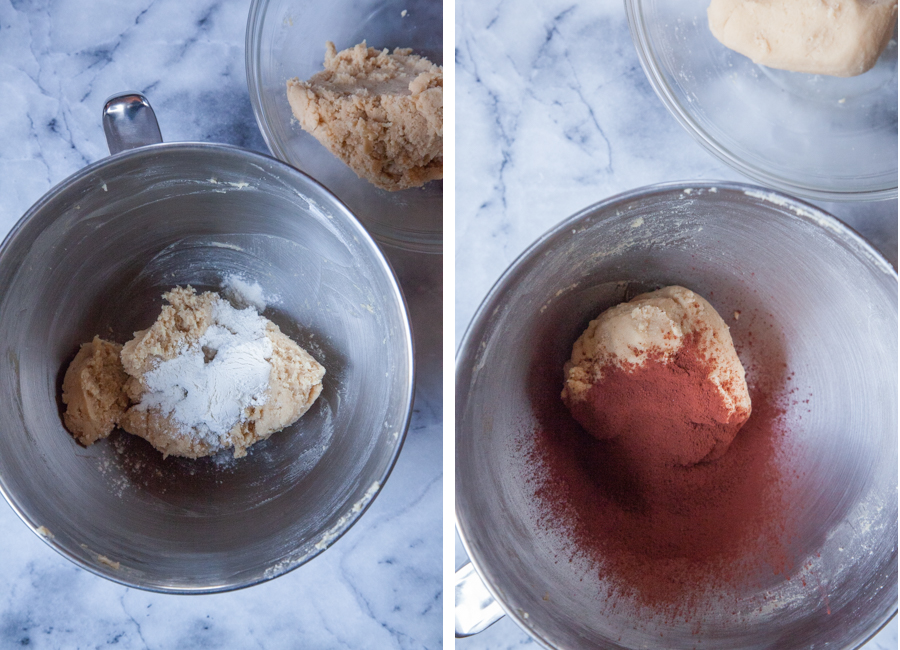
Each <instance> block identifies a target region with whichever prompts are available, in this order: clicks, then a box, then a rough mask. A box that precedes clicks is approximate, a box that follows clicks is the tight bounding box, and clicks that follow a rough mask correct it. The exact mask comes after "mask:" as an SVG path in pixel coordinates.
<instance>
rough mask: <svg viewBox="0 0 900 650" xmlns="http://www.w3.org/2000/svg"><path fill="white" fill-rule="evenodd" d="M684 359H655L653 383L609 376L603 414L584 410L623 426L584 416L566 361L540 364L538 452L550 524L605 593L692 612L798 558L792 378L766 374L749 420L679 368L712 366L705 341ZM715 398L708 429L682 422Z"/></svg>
mask: <svg viewBox="0 0 900 650" xmlns="http://www.w3.org/2000/svg"><path fill="white" fill-rule="evenodd" d="M678 363H679V364H681V365H680V366H677V367H678V368H680V370H675V369H672V368H670V369H668V371H666V370H663V369H661V368H656V369H647V370H645V371H644V372H643V377H642V378H643V380H645V381H644V383H645V386H644V387H643V388H638V387H637V386H636V385H635V382H633V381H629V380H628V378H626V377H625V376H624V374H625V373H624V372H623V374H622V375H621V376H612V375H610V376H607V378H606V379H607V380H608V386H607V388H606V389H605V392H604V393H603V395H602V399H604V400H606V402H607V404H608V405H609V408H608V409H606V412H607V414H608V416H607V417H608V419H607V420H605V421H603V418H601V419H600V421H598V420H597V418H596V413H595V412H594V413H593V414H590V415H586V414H585V413H584V412H582V413H577V411H576V414H577V415H579V416H580V419H582V421H584V422H585V423H586V424H588V425H589V426H590V427H591V428H592V429H593V430H595V431H597V429H596V427H598V426H602V427H620V428H619V429H617V430H619V431H621V430H622V429H621V427H622V426H625V427H627V428H630V430H631V432H632V434H633V435H621V436H617V437H613V438H609V437H608V436H605V435H603V434H602V433H600V434H599V437H595V436H592V435H590V434H589V433H587V432H586V431H585V430H584V429H583V428H582V427H581V426H580V425H579V423H578V422H577V421H576V420H575V418H573V416H572V414H571V413H570V412H569V411H568V409H567V408H566V406H565V405H564V404H563V402H562V400H561V399H560V397H559V391H560V368H559V367H554V365H555V363H554V360H547V361H544V362H538V363H536V364H535V366H534V367H533V369H532V376H531V381H530V393H531V400H532V406H533V411H534V415H535V417H536V421H537V427H536V430H535V431H533V432H531V435H532V436H533V437H532V440H531V442H532V444H531V445H530V451H529V452H528V457H527V461H528V463H529V465H530V467H531V468H532V476H531V478H530V480H531V485H532V486H533V487H534V498H535V503H536V504H537V506H538V510H539V512H540V521H539V526H541V527H542V528H545V529H547V530H554V531H557V532H559V531H563V532H564V533H565V534H566V535H567V537H568V538H569V540H570V543H571V553H572V555H573V556H575V555H578V556H581V557H587V558H588V559H590V560H591V561H592V562H593V563H594V566H595V567H596V570H597V574H598V577H599V578H602V580H598V585H605V587H604V588H605V589H606V590H607V591H606V593H602V594H599V595H600V596H602V597H604V598H605V600H606V602H607V603H609V604H610V605H612V606H615V605H618V604H621V603H626V604H627V603H633V604H635V605H636V606H645V607H651V608H653V609H654V611H657V612H658V613H659V614H660V615H662V616H665V617H668V618H672V619H675V618H677V619H680V620H687V621H691V620H694V617H695V616H699V615H701V614H702V612H703V611H705V610H706V608H708V607H709V599H710V597H711V594H713V595H714V596H712V597H714V598H718V599H719V600H720V601H722V600H727V598H728V594H737V593H739V592H740V591H741V590H742V589H744V588H747V587H752V586H753V585H759V584H761V583H763V582H765V581H766V580H767V579H770V578H771V576H772V575H773V573H774V574H780V575H785V574H787V573H789V572H790V571H791V570H792V568H793V560H792V558H791V555H790V552H789V547H788V544H787V538H788V536H789V531H788V522H789V512H788V510H789V508H788V505H787V499H788V495H787V494H786V493H785V485H786V483H785V481H784V480H783V470H782V468H781V467H780V464H779V449H780V446H781V443H782V440H783V437H784V434H785V431H784V423H783V419H784V418H783V416H784V409H783V408H782V406H781V404H782V403H783V395H782V381H781V379H782V378H781V377H780V375H778V373H772V374H771V375H770V376H767V375H765V374H764V373H760V376H758V377H757V381H756V382H754V383H753V384H752V385H751V388H750V393H751V401H752V414H751V416H750V418H749V420H747V422H746V424H745V425H744V426H743V428H740V431H737V428H738V427H739V425H738V426H734V425H733V424H732V425H729V424H724V423H723V422H722V421H721V419H722V418H721V416H722V414H721V413H719V414H716V413H715V409H716V408H717V407H716V406H715V405H714V403H715V404H719V403H720V402H721V400H714V399H713V398H712V396H711V395H709V394H708V391H707V392H704V389H703V388H702V387H699V386H698V385H697V384H696V383H694V382H693V380H690V379H688V378H687V377H686V376H677V375H679V374H680V373H681V372H682V371H685V370H687V369H692V370H702V368H701V367H700V366H702V365H703V363H704V359H703V355H702V353H698V351H697V350H696V345H694V346H693V347H691V346H688V347H687V349H685V352H684V354H683V355H682V357H681V358H680V359H679V361H678ZM778 371H779V372H783V368H778ZM683 374H684V375H689V374H690V373H689V372H684V373H683ZM632 379H634V377H632ZM598 390H599V389H598ZM660 396H662V397H661V398H660ZM593 397H594V398H596V399H600V398H601V396H600V395H599V394H597V395H594V396H593ZM704 404H706V405H709V407H710V418H708V419H707V420H705V421H702V422H700V423H699V424H698V426H697V431H698V432H699V433H700V437H701V439H703V440H704V442H703V443H702V444H700V445H697V444H694V443H692V442H690V436H689V435H686V432H685V431H684V427H685V426H688V427H689V426H690V425H689V423H690V422H691V418H692V417H693V416H691V415H690V412H694V411H695V410H696V409H698V408H702V407H703V405H704ZM725 419H726V420H727V418H725ZM735 434H736V435H735ZM732 438H733V440H732ZM729 443H730V445H729ZM710 448H712V449H713V450H714V451H713V452H712V453H708V452H709V449H710ZM704 449H705V450H706V451H704ZM707 454H708V455H707ZM698 458H702V459H703V461H702V462H699V463H696V464H691V463H695V462H696V460H697V459H698ZM720 604H724V603H720Z"/></svg>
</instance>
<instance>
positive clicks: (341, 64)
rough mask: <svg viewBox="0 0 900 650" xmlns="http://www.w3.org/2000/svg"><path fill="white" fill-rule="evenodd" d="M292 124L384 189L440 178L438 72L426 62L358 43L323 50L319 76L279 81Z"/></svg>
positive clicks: (406, 52)
mask: <svg viewBox="0 0 900 650" xmlns="http://www.w3.org/2000/svg"><path fill="white" fill-rule="evenodd" d="M287 96H288V101H289V102H290V105H291V110H292V111H293V113H294V117H296V118H297V120H298V121H299V122H300V126H302V127H303V129H304V130H305V131H308V132H309V133H311V134H312V135H313V136H314V137H315V138H316V139H317V140H318V141H319V142H321V143H322V144H323V145H325V146H326V147H327V148H328V150H329V151H331V153H333V154H334V155H335V156H337V157H338V158H340V159H341V160H342V161H344V162H345V163H346V164H347V165H349V166H350V168H351V169H352V170H353V171H354V172H356V174H357V175H358V176H359V177H360V178H364V179H366V180H368V181H369V182H370V183H372V184H373V185H375V186H377V187H380V188H382V189H385V190H390V191H395V190H403V189H407V188H410V187H418V186H419V185H424V184H425V183H427V182H428V181H431V180H435V179H439V178H443V177H444V154H443V131H444V113H443V106H444V73H443V69H442V68H441V67H439V66H436V65H434V64H433V63H431V62H430V61H429V60H428V59H425V58H422V57H420V56H416V55H414V54H412V50H409V49H400V48H397V49H395V50H394V52H393V53H392V54H391V53H388V51H387V50H386V49H385V50H382V51H379V50H376V49H374V48H371V47H369V48H367V47H366V43H365V41H363V42H362V43H360V44H359V45H356V46H355V47H352V48H349V49H346V50H342V51H341V52H337V51H336V49H335V46H334V43H331V42H328V43H327V44H326V49H325V70H323V71H322V72H319V73H317V74H315V75H313V76H312V77H311V78H310V79H309V81H300V80H299V79H297V78H294V79H291V80H290V81H288V82H287Z"/></svg>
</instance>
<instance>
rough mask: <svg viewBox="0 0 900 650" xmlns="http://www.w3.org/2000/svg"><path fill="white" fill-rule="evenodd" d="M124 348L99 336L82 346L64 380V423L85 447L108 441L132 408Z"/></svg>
mask: <svg viewBox="0 0 900 650" xmlns="http://www.w3.org/2000/svg"><path fill="white" fill-rule="evenodd" d="M121 350H122V346H121V345H119V344H118V343H110V342H109V341H104V340H102V339H101V338H99V337H97V336H95V337H94V340H93V341H91V342H90V343H84V344H82V346H81V348H80V349H79V350H78V354H76V355H75V358H74V359H73V360H72V363H70V364H69V368H68V369H67V370H66V375H65V378H64V379H63V393H62V401H63V404H65V405H66V412H65V414H64V415H63V422H64V423H65V425H66V428H67V429H68V430H69V431H70V432H71V433H72V435H73V436H75V439H76V440H77V441H78V442H80V443H81V444H83V445H85V446H87V445H90V444H92V443H94V442H96V441H97V440H100V439H101V438H105V437H106V436H108V435H109V434H110V432H111V431H112V430H113V429H114V428H115V427H116V423H117V422H118V421H119V419H120V418H121V417H122V414H123V413H124V412H125V409H127V408H128V398H127V397H125V393H124V387H125V382H126V380H127V379H128V375H126V374H125V371H123V370H122V364H121V363H120V362H119V352H120V351H121Z"/></svg>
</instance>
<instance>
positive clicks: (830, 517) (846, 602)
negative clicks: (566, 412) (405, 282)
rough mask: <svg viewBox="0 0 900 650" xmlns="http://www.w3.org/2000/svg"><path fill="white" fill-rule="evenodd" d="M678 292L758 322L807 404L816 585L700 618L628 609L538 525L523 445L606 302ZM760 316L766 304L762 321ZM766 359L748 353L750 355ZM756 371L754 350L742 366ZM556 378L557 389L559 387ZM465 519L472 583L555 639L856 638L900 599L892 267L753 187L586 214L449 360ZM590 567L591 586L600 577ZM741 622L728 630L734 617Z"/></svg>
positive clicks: (523, 272) (802, 527) (629, 202)
mask: <svg viewBox="0 0 900 650" xmlns="http://www.w3.org/2000/svg"><path fill="white" fill-rule="evenodd" d="M675 283H677V284H682V285H684V286H687V287H689V288H691V289H693V290H695V291H697V292H699V293H700V294H701V295H704V296H707V297H708V298H710V300H711V302H712V303H713V306H715V307H716V308H717V309H719V310H720V311H723V312H724V313H726V314H730V313H731V310H740V311H741V312H742V313H743V314H744V315H745V316H744V317H741V319H740V320H737V321H729V324H730V325H731V328H732V333H733V335H734V337H735V340H736V341H740V340H741V338H742V337H746V336H748V332H749V329H748V328H750V327H751V326H752V323H751V321H752V319H751V318H748V317H746V316H747V315H748V314H763V316H761V317H760V318H762V320H761V321H757V322H762V323H769V322H770V324H771V325H772V327H771V328H769V327H768V326H763V327H754V329H753V333H754V335H755V336H756V337H757V340H758V341H764V342H765V344H766V345H769V346H773V347H774V349H777V350H780V353H781V354H782V355H783V358H784V363H786V364H787V368H788V370H789V371H790V372H792V373H794V378H793V379H792V386H794V387H796V388H797V390H798V392H799V393H801V394H802V395H803V396H804V399H806V395H807V394H809V397H808V399H809V400H810V401H809V404H804V403H803V402H802V401H801V400H795V401H793V403H792V404H791V405H790V406H788V409H787V413H786V416H785V417H786V418H787V421H789V422H790V423H791V424H790V445H791V454H792V456H791V459H792V462H793V463H795V465H794V467H798V468H802V478H800V479H798V480H799V481H800V483H799V489H798V492H797V494H798V495H799V496H798V501H797V503H795V504H792V508H793V510H792V512H793V513H795V514H794V521H793V522H792V523H793V524H794V525H795V526H796V528H797V530H798V531H799V533H798V536H797V539H796V544H797V548H798V549H799V552H800V553H801V555H800V556H801V557H803V558H807V559H808V561H809V563H810V564H809V567H810V568H809V569H803V570H804V571H805V570H809V571H810V579H809V580H807V582H806V584H801V582H800V581H798V580H793V581H791V582H790V583H788V582H786V581H784V580H783V579H781V578H777V579H776V578H772V582H771V583H770V584H767V585H765V588H760V590H759V591H753V590H750V591H748V592H746V593H742V594H740V596H741V598H742V600H741V602H742V606H741V609H740V611H737V612H732V611H719V610H718V609H717V606H716V603H710V604H709V606H708V609H704V610H703V612H702V625H699V626H698V627H699V628H700V630H701V632H700V634H699V635H698V634H696V633H695V632H696V631H697V630H696V628H695V627H694V623H695V622H696V621H693V622H687V623H685V622H681V623H679V622H677V621H676V622H674V623H672V622H666V623H661V622H657V621H656V619H653V618H652V617H650V616H649V615H647V616H642V617H641V618H640V619H635V618H633V615H632V614H630V613H629V611H628V609H627V608H619V609H615V608H612V607H610V604H609V603H606V602H605V601H604V600H603V598H602V596H601V595H600V593H599V592H598V589H597V586H598V585H597V583H598V578H597V577H596V573H591V572H590V571H589V570H587V572H586V570H585V569H584V567H582V566H579V563H578V562H574V563H570V562H568V561H566V558H568V557H569V554H568V553H567V552H566V550H565V547H564V546H562V545H561V544H562V542H560V540H558V539H555V538H554V537H553V535H550V534H547V532H546V531H545V530H542V529H541V528H540V527H539V526H538V525H537V524H536V522H535V519H536V517H535V516H534V515H535V513H534V510H533V509H532V506H531V505H530V504H531V500H530V499H531V497H530V494H531V493H530V491H529V486H528V485H526V484H525V483H526V481H525V478H523V477H524V476H525V475H526V473H523V467H524V466H523V464H522V463H523V462H527V461H523V459H522V458H521V457H519V456H517V453H516V450H517V449H521V442H522V439H523V438H522V436H527V434H528V432H530V431H533V429H534V426H535V420H534V416H533V414H532V412H531V410H530V401H529V398H528V394H527V383H528V377H529V372H530V369H531V368H532V366H533V364H535V363H536V362H537V360H538V359H543V358H545V356H546V355H552V356H553V357H554V358H557V359H558V360H559V364H558V365H559V367H560V368H562V365H563V362H564V360H565V359H567V358H568V356H569V354H570V352H571V345H572V342H573V341H574V340H575V339H576V338H577V336H578V335H579V333H580V332H581V331H582V330H583V329H584V327H585V326H586V324H587V322H588V321H589V320H590V319H591V318H593V317H595V316H596V314H597V313H599V312H600V311H601V310H603V309H605V308H607V307H610V306H612V305H613V304H616V303H618V302H621V301H622V300H623V299H625V298H626V297H630V296H631V295H633V293H634V292H636V291H641V290H643V289H646V288H651V287H657V286H660V285H666V284H675ZM766 314H768V315H767V316H766ZM751 361H753V359H751ZM744 362H745V364H746V362H747V359H746V358H745V359H744ZM561 372H562V371H561V370H560V383H561V381H562V379H561V377H562V374H561ZM456 390H457V397H456V400H457V401H456V421H457V431H456V486H457V487H456V516H457V526H458V530H459V533H460V537H461V539H462V540H463V543H464V545H465V547H466V551H467V552H468V554H469V557H470V559H471V561H472V564H473V565H474V566H475V568H476V570H477V572H478V574H479V575H480V576H481V577H482V579H483V580H484V583H485V585H486V587H487V588H488V589H489V590H490V592H491V594H492V595H493V596H494V598H496V599H497V601H498V602H499V603H500V604H501V605H502V606H503V608H504V610H505V611H506V613H507V615H509V616H510V617H512V618H513V619H514V620H515V621H516V623H517V624H518V625H520V626H521V627H522V628H523V629H524V630H525V631H526V632H528V633H529V634H530V635H532V636H533V637H534V638H535V639H536V640H537V641H539V642H540V643H541V644H543V645H545V646H547V647H560V648H582V647H592V648H594V647H596V648H606V649H610V648H626V647H628V648H634V647H640V648H667V649H674V648H693V647H704V646H706V645H708V646H709V647H715V648H716V649H717V650H724V649H730V648H742V649H748V648H758V649H762V648H774V647H777V648H779V650H791V649H794V648H810V647H825V646H826V645H827V647H833V648H854V647H858V646H859V645H861V644H862V643H864V642H865V640H866V639H868V638H869V637H870V636H871V635H872V634H874V633H875V632H876V631H877V630H878V629H879V628H880V627H881V626H882V625H883V624H884V623H885V622H886V621H887V620H889V618H890V617H891V616H892V615H893V614H894V613H895V612H896V608H897V275H896V272H895V271H893V269H892V268H891V267H890V266H889V265H888V264H887V263H886V262H885V261H884V260H883V258H881V257H880V256H879V255H878V254H877V253H876V252H875V251H874V249H872V248H871V247H870V246H869V245H868V244H867V243H865V242H864V241H862V240H861V239H860V238H859V237H857V236H856V235H855V234H854V233H853V232H852V231H850V230H849V229H848V228H846V226H844V225H843V224H841V223H840V222H838V221H837V220H835V219H834V218H832V217H830V216H828V215H826V214H825V213H823V212H821V211H820V210H818V209H816V208H813V207H811V206H809V205H807V204H805V203H802V202H799V201H797V200H795V199H791V198H789V197H787V196H784V195H780V194H774V193H771V192H767V191H764V190H760V189H758V188H752V187H750V186H745V185H740V184H731V183H720V184H716V185H711V184H707V183H697V184H690V185H679V184H666V185H662V186H654V187H648V188H643V189H638V190H635V191H632V192H628V193H626V194H622V195H619V196H616V197H613V198H611V199H608V200H606V201H603V202H601V203H598V204H596V205H594V206H591V207H589V208H587V209H586V210H584V211H582V212H581V213H579V214H577V215H575V216H573V217H572V218H571V219H569V220H567V221H565V222H563V223H561V224H560V225H559V226H558V227H557V228H555V229H554V230H552V231H551V232H549V233H547V234H546V235H545V236H544V237H542V238H541V239H540V240H539V241H538V242H536V243H535V244H534V245H533V246H532V247H531V248H530V249H529V250H528V251H526V252H525V253H524V254H523V255H522V256H521V257H520V258H519V259H518V260H517V261H516V262H515V263H514V264H513V265H512V266H511V267H510V268H509V269H508V270H507V272H506V273H505V274H504V276H503V277H502V278H501V279H500V280H499V281H498V283H497V284H496V285H495V286H494V288H493V289H492V290H491V292H490V294H489V295H488V296H487V298H486V299H485V301H484V302H483V304H482V305H481V307H480V308H479V310H478V312H477V314H476V316H475V318H474V319H473V322H472V324H471V325H470V328H469V330H468V331H467V333H466V335H465V338H464V340H463V343H462V344H461V347H460V350H459V353H458V356H457V366H456ZM592 576H593V577H592ZM736 620H737V621H740V622H735V621H736Z"/></svg>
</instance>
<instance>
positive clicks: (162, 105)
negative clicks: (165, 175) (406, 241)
mask: <svg viewBox="0 0 900 650" xmlns="http://www.w3.org/2000/svg"><path fill="white" fill-rule="evenodd" d="M249 4H250V3H249V2H247V1H244V0H197V1H191V2H181V1H178V0H142V1H138V2H128V3H125V2H93V1H90V0H55V1H49V0H13V1H10V0H0V97H2V99H3V100H2V101H0V237H4V236H5V235H6V233H7V232H8V231H9V230H10V229H11V228H12V227H13V226H14V224H15V223H16V221H17V220H18V219H19V218H20V217H21V215H22V214H23V213H24V212H25V211H26V210H27V209H28V208H29V207H30V206H31V205H32V204H33V203H34V202H35V201H36V200H38V199H39V198H40V197H41V196H42V195H43V194H44V193H45V192H47V190H49V189H50V188H51V187H52V186H54V185H55V184H57V183H59V182H60V181H62V180H63V179H65V178H66V177H67V176H69V175H70V174H72V173H74V172H76V171H78V170H79V169H81V168H82V167H84V166H85V165H87V164H88V163H91V162H94V161H97V160H99V159H101V158H103V157H105V156H106V155H108V152H107V149H106V142H105V138H104V135H103V130H102V126H101V121H100V114H101V109H102V107H103V103H104V101H105V100H106V99H107V98H108V97H109V96H110V95H112V94H114V93H117V92H120V91H123V90H137V91H140V92H143V93H145V94H146V95H147V97H148V98H149V100H150V102H151V103H152V105H153V107H154V109H155V111H156V114H157V117H158V119H159V123H160V128H161V130H162V134H163V138H164V139H165V140H167V141H181V140H195V141H209V142H224V143H229V144H234V145H238V146H242V147H246V148H249V149H254V150H257V151H262V152H267V150H266V147H265V144H264V142H263V140H262V137H261V136H260V134H259V131H258V128H257V125H256V121H255V119H254V117H253V112H252V109H251V105H250V100H249V96H248V93H247V87H246V79H245V72H244V31H245V24H246V19H247V12H248V10H249ZM389 255H390V257H391V261H392V263H393V264H394V266H395V268H396V269H397V273H398V276H399V277H400V280H401V284H402V285H403V288H404V292H405V294H406V297H407V301H408V303H409V307H410V311H411V315H412V320H413V322H414V338H415V341H416V345H417V350H416V351H417V362H418V380H417V397H416V403H415V407H414V414H413V418H412V424H411V427H410V430H409V433H408V436H407V440H406V443H405V445H404V448H403V450H402V452H401V454H400V457H399V460H398V462H397V465H396V467H395V469H394V471H393V473H392V475H391V477H390V479H389V480H388V482H387V484H386V486H385V487H384V489H383V491H382V493H381V494H380V495H379V496H378V497H377V499H376V500H375V502H374V503H373V505H372V506H371V508H370V509H369V510H368V511H367V512H366V514H365V515H364V516H363V517H362V518H361V520H360V521H359V522H358V523H357V525H356V526H354V527H353V528H352V529H351V530H350V531H349V532H348V533H347V534H346V535H345V536H344V537H342V538H341V539H340V540H338V541H337V542H336V543H335V544H334V546H332V547H331V548H329V549H328V550H327V551H325V552H324V553H323V554H322V555H321V556H319V557H318V558H316V559H315V560H313V561H312V562H310V563H309V564H307V565H304V566H302V567H300V568H298V569H297V570H295V571H293V572H291V573H289V574H287V575H285V576H282V577H280V578H277V579H275V580H272V581H270V582H267V583H264V584H261V585H258V586H255V587H251V588H248V589H244V590H241V591H237V592H231V593H225V594H216V595H208V596H191V597H184V596H169V595H161V594H154V593H148V592H143V591H140V590H135V589H128V588H125V587H122V586H119V585H116V584H114V583H111V582H108V581H106V580H104V579H101V578H98V577H96V576H94V575H93V574H91V573H88V572H85V571H83V570H81V569H79V568H77V567H76V566H75V565H73V564H71V563H70V562H69V561H68V560H66V559H64V558H63V557H62V556H60V555H58V554H57V553H56V552H55V551H53V550H52V549H51V548H50V547H48V546H47V545H46V544H44V543H43V542H42V541H41V539H39V538H38V537H37V536H35V535H34V534H33V533H32V532H31V531H30V530H29V529H28V528H27V527H26V526H25V525H24V524H22V523H21V521H19V519H18V518H17V517H16V515H15V514H14V513H13V511H12V510H11V509H10V508H9V507H8V506H7V505H6V504H5V503H2V504H0V546H2V548H3V549H4V559H3V562H2V563H0V648H20V647H29V648H65V649H68V648H98V647H107V646H111V647H116V648H125V649H132V648H152V649H168V648H184V649H189V648H266V649H281V648H284V649H288V648H298V647H304V648H354V649H355V648H437V647H439V646H440V645H441V631H440V627H441V611H442V606H443V599H442V584H441V523H442V517H441V513H442V510H441V500H442V487H441V485H442V477H441V457H442V443H441V438H442V426H441V418H442V411H441V409H442V402H441V375H440V328H441V316H440V305H441V295H442V292H441V285H442V278H441V267H440V258H439V257H433V258H426V259H425V260H424V261H423V260H422V259H421V258H415V257H413V258H410V256H408V255H405V254H403V253H399V252H396V251H392V252H390V253H389ZM0 290H2V288H0ZM73 507H77V504H73Z"/></svg>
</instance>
